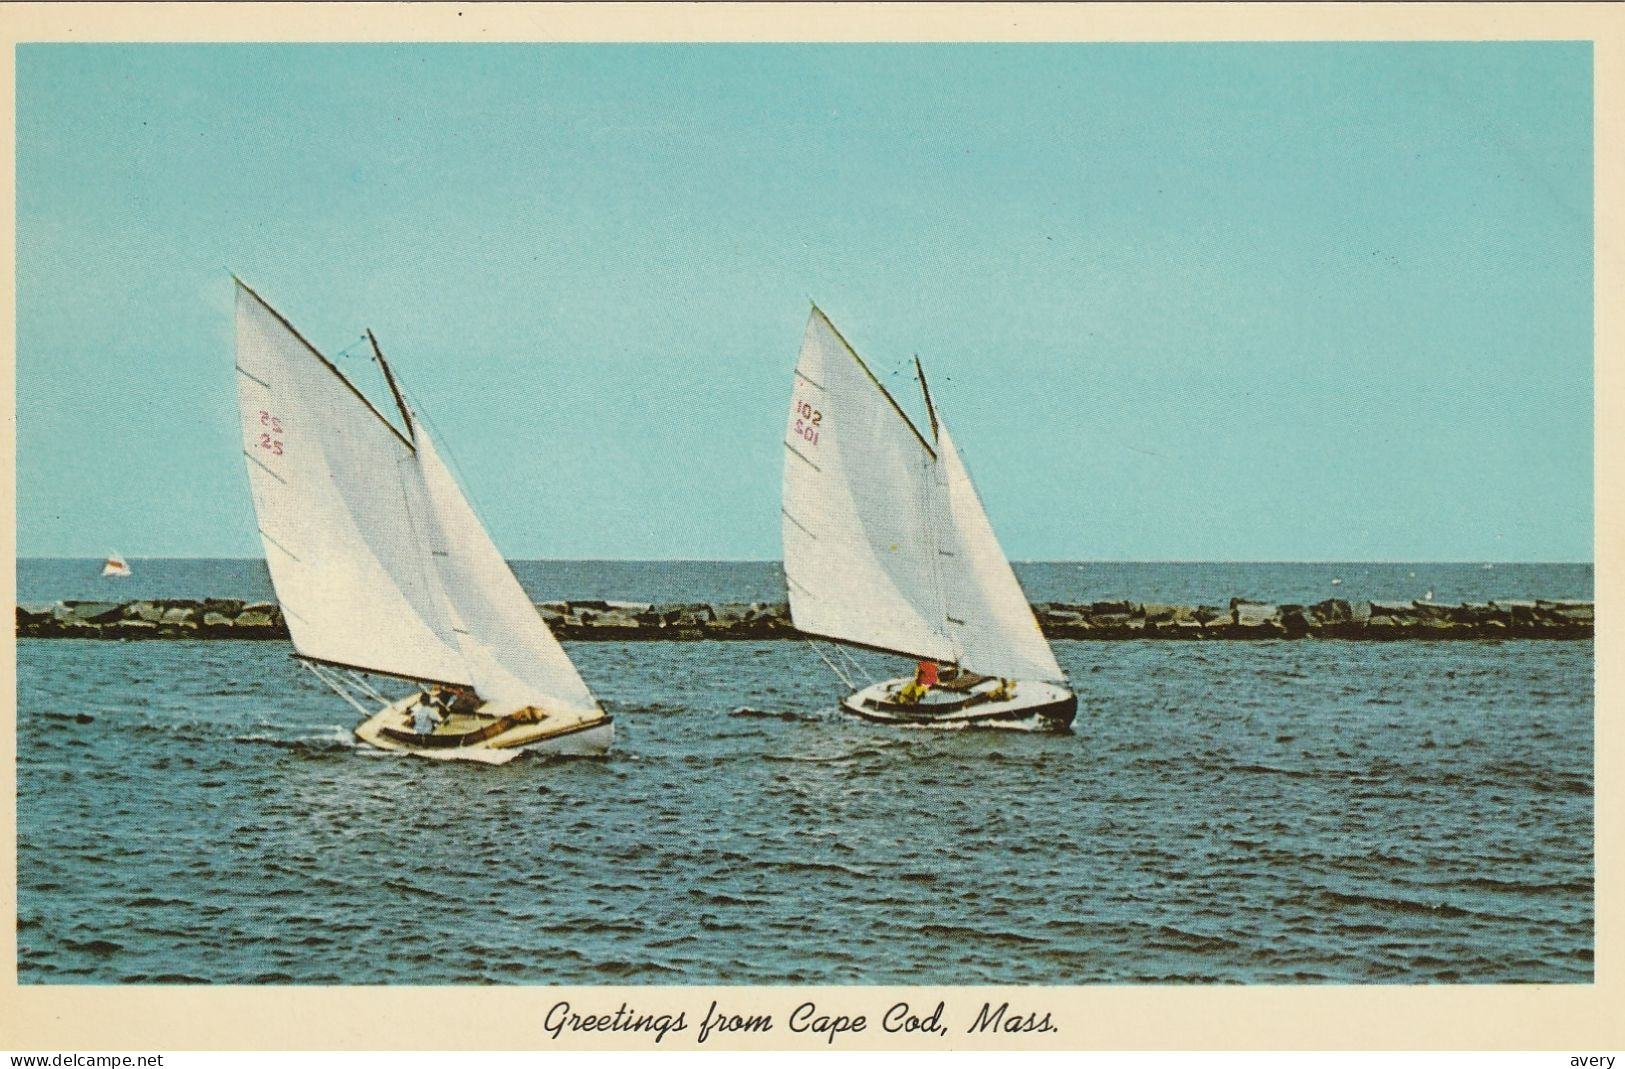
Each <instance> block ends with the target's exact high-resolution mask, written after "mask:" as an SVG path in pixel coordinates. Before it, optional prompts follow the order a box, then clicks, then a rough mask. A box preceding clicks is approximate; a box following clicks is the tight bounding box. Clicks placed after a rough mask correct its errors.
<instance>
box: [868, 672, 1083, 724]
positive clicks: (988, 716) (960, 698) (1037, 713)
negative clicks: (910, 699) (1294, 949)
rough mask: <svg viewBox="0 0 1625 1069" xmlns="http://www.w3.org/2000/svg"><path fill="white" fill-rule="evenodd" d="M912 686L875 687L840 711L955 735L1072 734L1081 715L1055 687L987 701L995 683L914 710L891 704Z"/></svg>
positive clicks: (939, 696) (942, 695)
mask: <svg viewBox="0 0 1625 1069" xmlns="http://www.w3.org/2000/svg"><path fill="white" fill-rule="evenodd" d="M908 682H909V677H908V676H904V677H902V678H901V679H887V680H884V681H882V682H879V683H875V684H873V685H872V686H868V687H865V688H863V689H862V690H860V691H858V692H857V693H855V694H851V695H849V696H847V698H846V699H845V700H844V701H843V702H842V703H841V705H842V707H843V708H844V709H845V710H846V711H847V712H849V713H851V714H852V715H854V716H861V717H862V718H863V719H865V720H871V721H874V722H875V723H879V724H894V725H898V726H901V727H923V728H946V729H950V730H952V729H960V728H994V729H1003V730H1013V731H1051V732H1067V731H1071V730H1072V720H1073V718H1074V717H1076V716H1077V712H1078V696H1077V695H1076V694H1073V693H1072V692H1071V691H1069V690H1067V689H1066V688H1065V687H1062V686H1058V685H1056V684H1054V683H1037V682H1017V684H1016V688H1015V694H1014V695H1013V696H1011V697H1009V698H1006V699H1002V700H995V699H992V698H989V697H988V696H987V695H988V692H989V691H991V690H992V689H993V688H994V687H995V686H996V685H997V684H996V682H995V681H992V680H990V681H988V682H987V683H985V684H982V685H981V686H978V687H976V688H975V689H973V690H972V691H971V692H969V693H968V694H963V695H949V694H948V693H947V692H944V691H932V692H930V693H929V694H927V696H926V697H925V698H924V699H923V700H921V701H920V702H919V703H917V704H913V705H907V704H903V703H901V702H897V701H894V700H892V696H893V695H895V694H896V693H897V691H898V690H900V689H901V688H902V687H903V685H904V684H906V683H908Z"/></svg>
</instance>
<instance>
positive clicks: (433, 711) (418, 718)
mask: <svg viewBox="0 0 1625 1069" xmlns="http://www.w3.org/2000/svg"><path fill="white" fill-rule="evenodd" d="M445 719H446V714H445V713H443V712H441V711H440V708H439V707H438V706H437V705H436V704H435V696H434V695H433V694H432V693H427V692H426V693H424V694H423V695H422V696H421V697H419V698H418V701H417V704H416V705H414V706H412V731H413V732H414V733H416V734H418V735H433V734H434V729H435V728H437V727H439V726H440V725H441V724H442V723H444V722H445Z"/></svg>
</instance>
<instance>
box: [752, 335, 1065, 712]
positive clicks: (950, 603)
mask: <svg viewBox="0 0 1625 1069" xmlns="http://www.w3.org/2000/svg"><path fill="white" fill-rule="evenodd" d="M916 368H917V369H918V368H919V365H918V361H916ZM920 388H921V391H922V393H923V395H924V399H925V406H926V410H927V412H928V413H929V415H930V419H931V437H932V440H931V441H929V442H928V441H926V439H925V436H924V435H922V434H921V433H920V431H919V430H918V429H917V428H916V427H915V426H914V423H913V422H912V421H911V420H910V419H909V418H908V417H907V416H906V415H904V414H903V410H902V409H901V408H900V407H898V405H897V402H896V401H895V400H894V399H893V398H892V396H891V394H890V393H888V392H887V390H886V388H885V387H884V386H882V385H881V383H880V380H879V379H877V378H875V376H874V374H873V372H871V371H870V370H869V368H868V365H866V364H865V363H864V362H863V359H862V358H861V357H859V356H858V354H857V352H856V351H855V350H853V348H852V347H851V346H850V345H848V344H847V342H846V339H845V338H843V337H842V336H841V334H840V332H839V331H837V330H836V329H835V327H834V325H833V324H831V323H830V321H829V320H828V319H827V318H826V317H825V315H824V313H823V312H822V311H821V310H819V309H818V308H817V307H816V306H814V308H813V310H812V315H811V317H810V319H809V320H808V323H807V331H806V334H805V335H804V337H803V339H802V343H801V355H800V358H799V360H798V362H797V364H796V369H795V387H794V391H793V393H792V396H791V406H790V420H789V424H788V427H787V429H786V432H785V439H784V446H785V457H784V502H783V509H782V511H783V523H782V527H783V539H784V571H785V580H786V585H787V586H788V588H789V599H790V615H791V619H792V621H793V622H794V624H795V626H796V628H797V630H799V631H801V632H803V633H805V634H807V635H810V636H815V637H821V638H828V639H833V640H835V641H837V642H842V643H847V644H850V645H854V646H862V647H867V648H870V649H875V650H879V651H882V652H886V653H894V654H898V655H901V656H907V657H911V658H915V659H918V660H920V661H921V662H922V663H921V664H920V667H919V670H918V671H917V672H916V674H915V676H914V677H913V678H910V677H907V676H905V677H902V678H899V679H891V680H886V681H884V682H880V683H875V684H873V685H871V686H868V687H865V688H862V689H858V690H857V691H856V693H854V694H852V695H850V696H849V697H848V698H847V699H846V700H845V701H844V702H843V705H844V707H845V708H846V710H847V711H848V712H851V713H854V714H856V715H858V716H861V717H864V718H866V719H870V720H877V721H883V722H887V723H895V724H910V725H926V726H942V727H967V726H989V727H1047V728H1058V729H1062V730H1064V729H1066V727H1067V726H1068V725H1070V724H1071V722H1072V720H1073V717H1074V715H1075V714H1076V711H1077V697H1076V696H1075V695H1074V694H1073V693H1072V691H1071V689H1070V688H1069V687H1068V685H1067V681H1066V677H1065V675H1064V673H1062V671H1061V668H1060V665H1059V664H1057V663H1056V661H1055V654H1054V652H1053V651H1052V650H1051V649H1050V647H1049V643H1048V642H1047V641H1045V639H1044V636H1043V633H1042V632H1041V631H1040V630H1039V627H1038V621H1037V619H1036V618H1035V617H1034V615H1033V611H1032V607H1031V606H1030V605H1029V604H1028V603H1027V599H1026V596H1025V595H1024V594H1022V592H1021V587H1020V585H1019V584H1018V583H1017V582H1016V577H1015V573H1014V572H1013V571H1011V569H1010V564H1009V562H1008V561H1007V560H1006V559H1005V556H1004V553H1003V551H1002V550H1001V549H1000V548H999V544H998V540H997V539H996V538H995V537H994V534H993V528H992V526H991V525H990V524H989V523H988V519H987V514H986V513H985V512H984V511H983V509H982V503H981V501H980V500H979V499H978V497H977V494H976V489H975V487H974V486H972V485H971V480H970V475H969V474H968V473H967V472H966V470H965V466H964V463H963V462H962V461H961V460H960V457H959V451H958V450H957V449H955V448H954V444H953V440H952V439H951V438H950V437H949V435H948V429H947V427H945V426H944V425H943V424H942V421H941V419H940V418H939V417H938V414H937V412H936V409H935V408H934V407H933V406H932V404H931V394H930V391H929V389H928V388H927V387H926V384H925V373H924V371H923V369H920ZM938 665H946V666H948V668H947V669H946V670H944V671H942V672H940V673H939V672H938V670H937V666H938ZM849 685H850V684H849Z"/></svg>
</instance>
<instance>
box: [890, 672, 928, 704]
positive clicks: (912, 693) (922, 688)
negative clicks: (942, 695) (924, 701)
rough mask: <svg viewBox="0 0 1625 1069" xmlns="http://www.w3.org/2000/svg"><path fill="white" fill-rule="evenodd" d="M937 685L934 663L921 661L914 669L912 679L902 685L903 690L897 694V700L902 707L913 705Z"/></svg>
mask: <svg viewBox="0 0 1625 1069" xmlns="http://www.w3.org/2000/svg"><path fill="white" fill-rule="evenodd" d="M936 685H937V663H936V662H935V661H921V662H920V663H919V665H918V666H917V667H916V668H915V669H914V678H913V679H911V680H910V681H909V682H907V683H905V684H903V689H902V690H900V691H898V692H897V700H898V701H900V702H902V703H903V704H904V705H913V704H915V703H916V702H918V701H919V700H920V699H921V698H923V697H925V695H926V692H927V691H929V690H930V689H931V688H932V687H934V686H936Z"/></svg>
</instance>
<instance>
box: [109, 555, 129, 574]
mask: <svg viewBox="0 0 1625 1069" xmlns="http://www.w3.org/2000/svg"><path fill="white" fill-rule="evenodd" d="M129 574H130V565H129V563H128V562H127V561H126V560H125V559H124V558H123V557H121V556H119V555H118V554H117V553H114V554H112V555H111V556H109V557H108V558H107V560H106V562H105V563H103V564H102V575H104V576H107V577H109V578H113V579H123V578H126V577H127V576H129Z"/></svg>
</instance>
